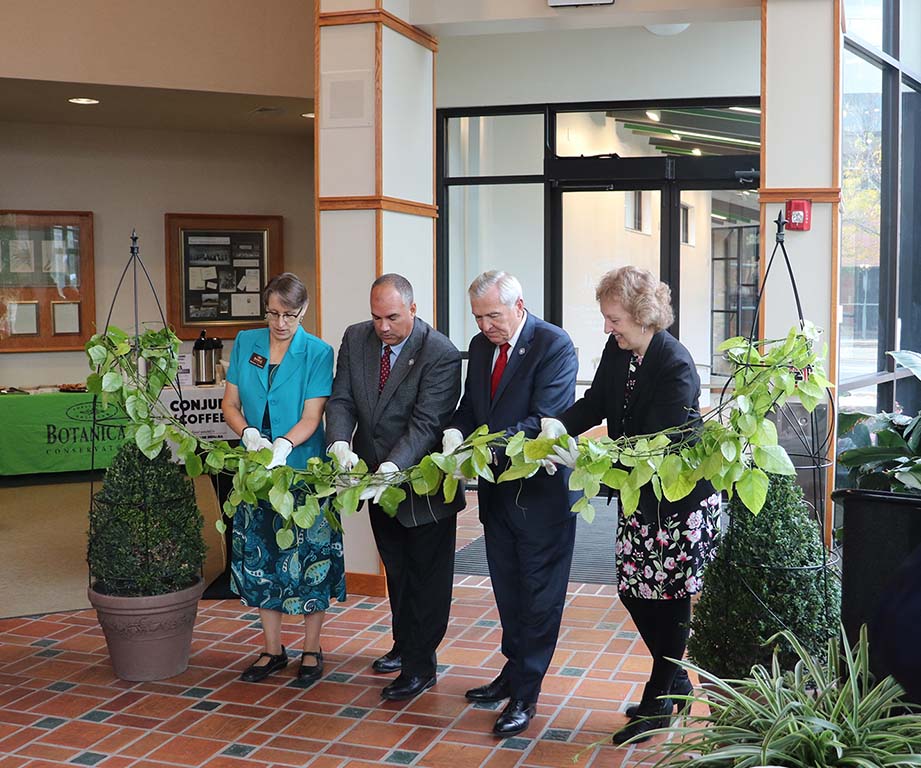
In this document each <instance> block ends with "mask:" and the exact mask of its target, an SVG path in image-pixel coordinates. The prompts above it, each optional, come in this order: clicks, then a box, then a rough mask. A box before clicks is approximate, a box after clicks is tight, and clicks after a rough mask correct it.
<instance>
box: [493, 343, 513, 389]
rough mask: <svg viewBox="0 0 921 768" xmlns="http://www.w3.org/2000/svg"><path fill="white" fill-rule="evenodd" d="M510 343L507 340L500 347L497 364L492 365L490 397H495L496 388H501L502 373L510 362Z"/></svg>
mask: <svg viewBox="0 0 921 768" xmlns="http://www.w3.org/2000/svg"><path fill="white" fill-rule="evenodd" d="M508 350H509V344H508V342H506V343H505V344H503V345H502V346H501V347H499V357H497V358H496V364H495V365H494V366H493V367H492V379H490V382H489V398H490V400H491V399H493V398H495V396H496V390H497V389H498V388H499V382H500V381H502V373H503V372H504V371H505V366H506V364H507V363H508Z"/></svg>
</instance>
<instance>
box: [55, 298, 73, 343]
mask: <svg viewBox="0 0 921 768" xmlns="http://www.w3.org/2000/svg"><path fill="white" fill-rule="evenodd" d="M51 332H52V333H53V334H54V335H55V336H64V335H66V334H72V333H80V302H79V301H52V302H51Z"/></svg>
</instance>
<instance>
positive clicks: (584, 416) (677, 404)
mask: <svg viewBox="0 0 921 768" xmlns="http://www.w3.org/2000/svg"><path fill="white" fill-rule="evenodd" d="M631 355H632V353H631V352H630V350H624V349H621V348H620V347H619V346H618V345H617V341H616V340H615V339H614V336H613V335H612V336H611V337H610V338H609V339H608V343H607V344H606V345H605V348H604V352H603V353H602V355H601V363H600V364H599V366H598V370H597V371H596V372H595V378H594V379H593V380H592V386H591V387H590V388H589V389H588V391H587V392H586V393H585V394H584V395H583V396H582V398H581V399H580V400H579V402H577V403H576V404H575V405H573V406H572V407H571V408H569V409H568V410H567V411H566V412H565V413H563V414H562V415H561V416H559V417H558V418H559V420H560V421H562V422H563V424H564V425H565V426H566V430H567V432H569V434H571V435H579V434H581V433H582V432H584V431H585V430H587V429H589V428H591V427H594V426H596V425H597V424H600V423H601V422H602V420H603V419H607V420H608V435H609V436H610V437H612V438H614V439H616V438H618V437H623V436H627V437H633V436H636V435H647V434H651V433H653V432H660V431H662V430H666V429H669V428H672V427H680V426H682V425H684V424H686V423H687V422H689V421H693V420H694V419H697V418H698V417H699V416H700V377H699V376H698V375H697V369H696V368H695V366H694V360H693V359H692V358H691V354H690V352H688V351H687V349H686V348H685V347H684V345H683V344H682V343H681V342H680V341H678V340H677V339H676V338H675V337H674V336H672V335H671V334H670V333H668V331H658V332H657V333H656V334H654V335H653V337H652V340H651V341H650V342H649V347H648V349H647V350H646V354H645V355H644V356H643V364H642V365H641V366H640V367H639V370H638V371H637V375H636V386H635V388H634V390H633V394H632V397H631V399H630V403H629V405H628V407H627V413H626V415H625V414H624V394H625V390H626V385H627V373H628V370H629V365H630V357H631ZM712 493H713V487H712V486H711V485H710V484H709V483H708V482H705V481H701V482H699V483H698V484H697V488H696V489H695V490H694V491H692V492H691V494H690V495H689V496H687V497H686V498H684V499H680V500H679V501H676V502H674V503H669V502H668V501H666V500H665V499H663V500H662V511H663V512H665V513H672V512H675V511H678V510H682V511H683V510H685V509H687V510H688V511H692V510H693V509H696V508H697V507H698V504H699V502H700V500H701V499H703V498H706V497H707V496H709V495H711V494H712ZM640 504H641V505H642V506H644V507H645V506H647V505H648V504H653V505H655V504H658V500H657V499H656V497H655V494H654V493H653V491H652V488H651V487H648V486H647V487H646V488H644V489H643V491H642V494H641V499H640ZM653 508H654V507H653Z"/></svg>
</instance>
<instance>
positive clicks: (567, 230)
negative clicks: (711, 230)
mask: <svg viewBox="0 0 921 768" xmlns="http://www.w3.org/2000/svg"><path fill="white" fill-rule="evenodd" d="M661 209H662V194H661V192H660V191H659V190H648V189H645V190H644V189H636V190H592V191H566V192H563V193H562V213H563V228H562V230H563V243H562V245H563V265H562V290H563V297H562V310H563V317H562V326H563V328H565V329H566V330H567V332H568V333H569V335H570V336H571V337H572V341H573V344H575V346H576V349H577V350H578V353H579V375H578V381H579V382H580V393H581V390H582V388H583V386H584V385H585V384H587V383H589V382H591V380H592V377H593V376H594V375H595V369H596V368H597V367H598V363H599V361H600V360H601V352H602V350H603V349H604V345H605V343H606V342H607V336H606V335H605V333H604V321H603V320H602V317H601V313H600V312H599V310H598V303H597V302H596V301H595V286H596V285H597V284H598V280H599V279H600V278H601V276H602V275H603V274H604V273H605V272H608V271H609V270H611V269H613V268H614V267H619V266H625V265H627V264H633V265H635V266H638V267H642V268H644V269H648V270H649V271H650V272H652V273H653V274H654V275H656V276H658V275H659V263H660V251H661V244H660V233H661Z"/></svg>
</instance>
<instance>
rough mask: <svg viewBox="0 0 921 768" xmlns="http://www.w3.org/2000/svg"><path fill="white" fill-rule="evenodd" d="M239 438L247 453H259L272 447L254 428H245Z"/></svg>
mask: <svg viewBox="0 0 921 768" xmlns="http://www.w3.org/2000/svg"><path fill="white" fill-rule="evenodd" d="M241 437H242V440H243V447H244V448H246V450H247V451H261V450H262V449H263V448H271V447H272V444H271V443H270V442H269V441H268V440H266V439H265V438H264V437H263V436H262V434H261V433H260V432H259V430H258V429H256V428H255V427H247V428H246V429H244V430H243V435H242V436H241Z"/></svg>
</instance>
